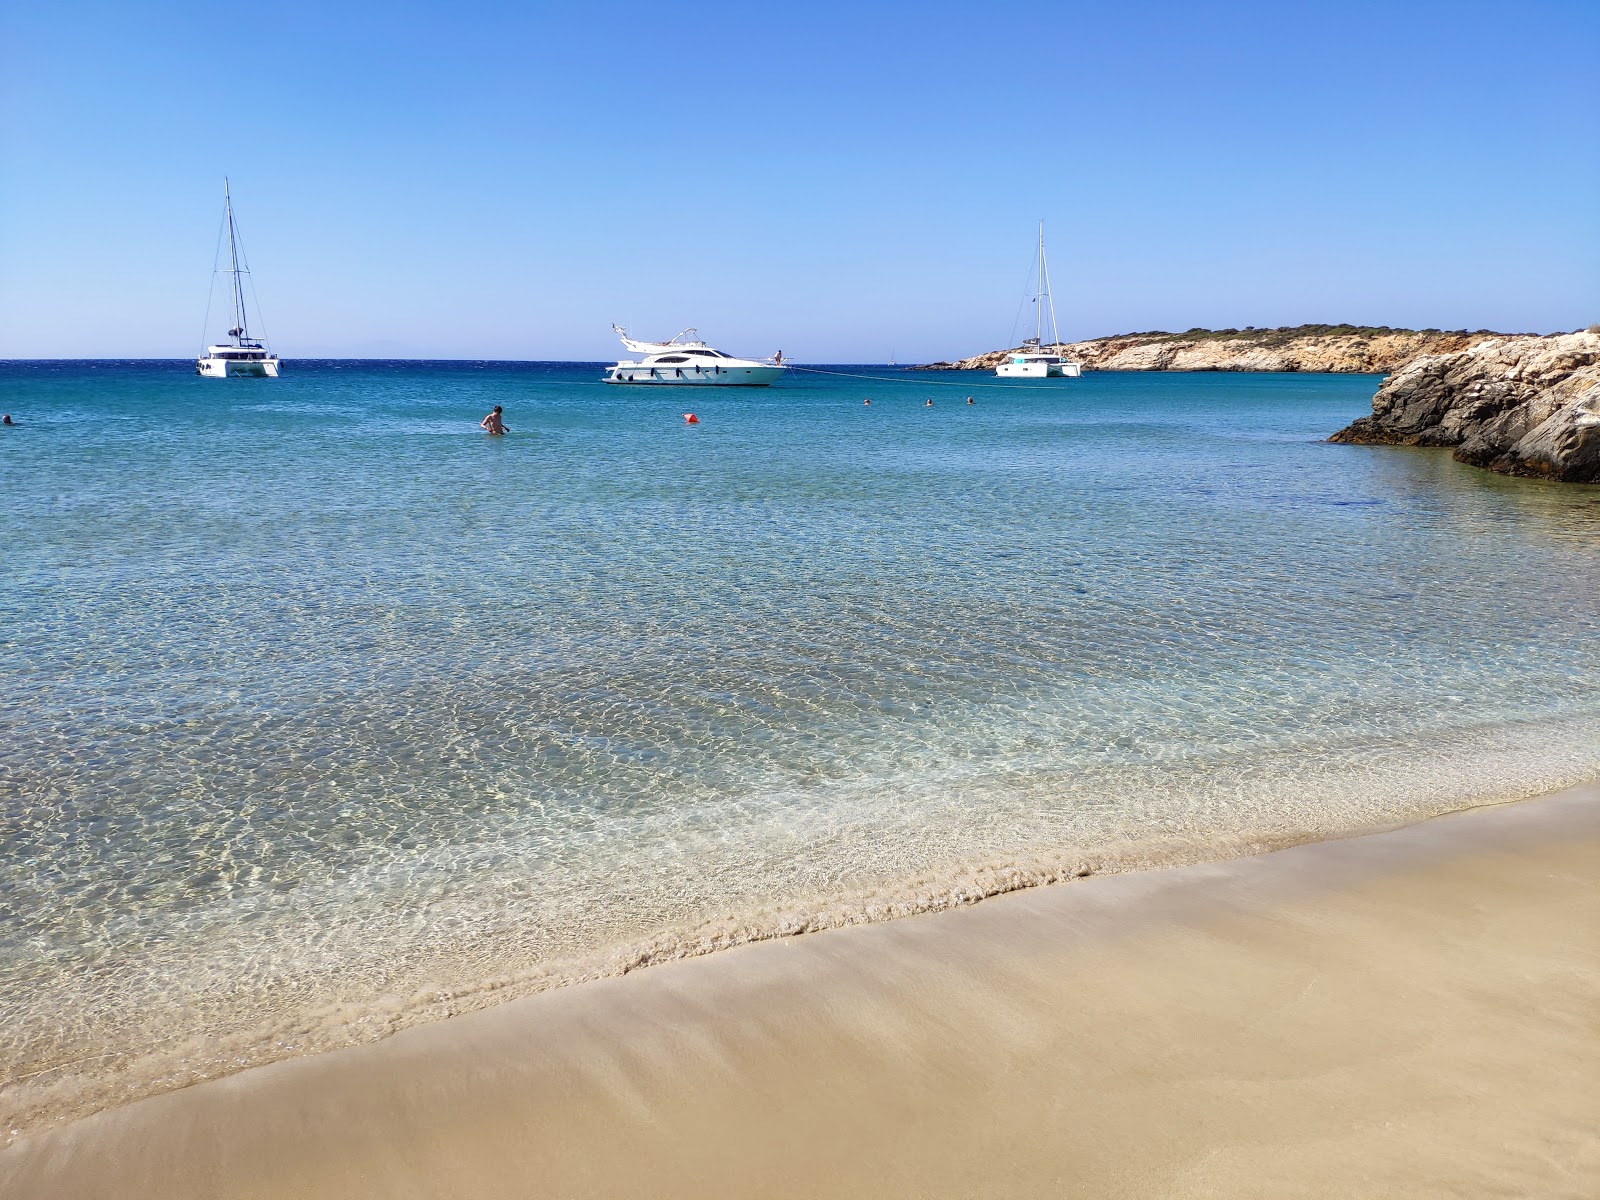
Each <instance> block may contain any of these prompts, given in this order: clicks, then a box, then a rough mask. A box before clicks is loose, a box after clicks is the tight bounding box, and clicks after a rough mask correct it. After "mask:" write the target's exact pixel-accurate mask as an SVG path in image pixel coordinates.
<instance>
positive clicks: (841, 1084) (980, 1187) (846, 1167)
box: [0, 787, 1600, 1200]
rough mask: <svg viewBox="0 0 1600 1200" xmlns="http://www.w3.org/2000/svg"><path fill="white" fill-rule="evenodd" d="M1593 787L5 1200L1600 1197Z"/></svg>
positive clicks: (210, 1125)
mask: <svg viewBox="0 0 1600 1200" xmlns="http://www.w3.org/2000/svg"><path fill="white" fill-rule="evenodd" d="M1597 874H1600V788H1595V787H1590V788H1585V789H1577V790H1574V791H1569V792H1565V793H1562V794H1561V795H1559V796H1555V797H1549V798H1545V799H1541V800H1534V801H1528V802H1525V803H1522V804H1516V805H1508V806H1505V807H1501V808H1492V809H1480V810H1476V811H1473V812H1468V813H1461V814H1456V815H1453V816H1449V817H1442V818H1439V819H1437V820H1433V821H1429V822H1426V823H1424V824H1422V825H1418V826H1413V827H1411V828H1408V829H1404V830H1398V831H1394V832H1390V833H1381V834H1374V835H1370V836H1367V837H1362V838H1353V839H1349V840H1346V841H1340V842H1325V843H1320V844H1316V845H1308V846H1301V847H1296V848H1294V849H1291V850H1284V851H1279V852H1277V853H1274V854H1268V855H1262V856H1260V857H1257V858H1251V859H1244V860H1240V861H1236V862H1231V863H1222V864H1216V865H1210V866H1201V867H1186V868H1181V869H1175V870H1170V871H1162V872H1150V873H1146V874H1140V875H1125V876H1107V877H1098V878H1090V879H1085V880H1080V881H1078V882H1075V883H1071V884H1067V885H1062V886H1057V887H1051V888H1042V889H1037V890H1034V891H1029V892H1021V893H1014V894H1012V895H1008V896H1003V897H999V898H997V899H993V900H989V901H986V902H985V903H983V904H980V905H977V906H975V907H972V908H966V909H958V910H953V911H947V912H941V913H935V914H929V915H926V916H919V917H911V918H907V919H904V920H900V921H895V922H892V923H889V924H884V925H873V926H864V927H858V928H853V929H842V930H836V931H830V932H827V933H820V934H814V935H810V936H807V937H803V938H795V939H790V940H787V941H780V942H768V943H761V944H757V945H751V946H747V947H744V948H741V949H738V950H732V951H727V952H724V953H719V954H716V955H713V956H711V957H709V958H702V959H693V960H688V961H684V962H679V963H673V964H669V965H665V966H660V967H653V968H650V969H647V970H644V971H640V972H637V973H635V974H632V975H628V976H625V977H623V978H619V979H609V980H602V981H597V982H593V983H585V984H581V985H578V986H575V987H570V988H566V989H562V990H559V991H556V992H551V993H546V994H543V995H538V996H532V997H528V998H525V999H521V1000H516V1001H512V1002H510V1003H507V1004H505V1005H502V1006H500V1007H498V1008H495V1009H492V1010H489V1011H485V1012H480V1013H475V1014H472V1015H470V1016H465V1017H460V1018H457V1019H454V1020H450V1021H446V1022H443V1023H440V1024H436V1025H430V1026H424V1027H419V1028H414V1029H410V1030H406V1031H404V1032H402V1033H400V1034H397V1035H396V1036H394V1037H392V1038H390V1039H388V1040H386V1041H384V1042H381V1043H378V1044H376V1045H369V1046H363V1047H358V1048H355V1049H352V1050H345V1051H340V1052H337V1053H332V1054H326V1055H322V1056H318V1057H314V1058H306V1059H299V1060H294V1061H289V1062H283V1063H278V1064H275V1065H273V1066H270V1067H264V1068H260V1069H257V1070H253V1071H246V1072H242V1073H240V1074H238V1075H235V1076H232V1077H230V1078H227V1079H222V1080H218V1081H215V1082H212V1083H206V1084H202V1085H199V1086H196V1087H192V1088H188V1089H186V1090H184V1091H180V1092H174V1093H171V1094H168V1095H165V1096H158V1097H154V1098H152V1099H149V1100H145V1101H141V1102H139V1103H137V1104H132V1105H128V1106H127V1107H124V1108H121V1109H117V1110H113V1111H109V1112H104V1113H100V1114H98V1115H96V1116H93V1117H90V1118H87V1119H85V1120H81V1121H78V1122H76V1123H74V1124H71V1125H67V1126H63V1127H61V1128H58V1129H54V1130H50V1131H47V1132H44V1133H40V1134H37V1135H34V1136H32V1137H27V1138H24V1139H22V1140H20V1141H19V1142H17V1143H16V1144H15V1145H13V1146H11V1147H10V1148H8V1149H7V1150H5V1151H4V1152H0V1195H4V1196H5V1197H7V1198H10V1197H30V1198H31V1197H57V1196H60V1197H84V1198H92V1197H107V1198H109V1197H118V1198H123V1200H128V1198H134V1197H145V1196H149V1197H156V1196H160V1197H164V1198H173V1200H176V1198H182V1197H202V1196H203V1197H219V1196H226V1197H291V1196H292V1197H330V1198H332V1197H341V1198H344V1197H386V1198H392V1197H413V1196H414V1197H452V1198H456V1197H459V1198H476V1197H545V1196H549V1197H584V1196H652V1197H677V1196H684V1197H689V1196H693V1197H722V1196H727V1197H735V1196H737V1197H748V1196H764V1197H815V1196H824V1195H825V1196H862V1197H867V1196H995V1197H999V1196H1063V1195H1068V1196H1092V1197H1106V1196H1151V1197H1172V1196H1227V1197H1239V1196H1272V1197H1281V1196H1318V1197H1322V1196H1335V1195H1336V1196H1340V1197H1352V1196H1373V1197H1377V1196H1384V1197H1391V1196H1408V1195H1409V1196H1472V1197H1477V1196H1485V1197H1488V1196H1533V1195H1537V1196H1541V1197H1559V1196H1573V1197H1579V1196H1583V1197H1588V1196H1593V1195H1595V1194H1600V888H1597V887H1596V884H1595V880H1596V877H1597Z"/></svg>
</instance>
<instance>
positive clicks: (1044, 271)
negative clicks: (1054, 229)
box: [1039, 220, 1061, 346]
mask: <svg viewBox="0 0 1600 1200" xmlns="http://www.w3.org/2000/svg"><path fill="white" fill-rule="evenodd" d="M1039 297H1040V299H1043V300H1048V301H1049V302H1050V337H1051V342H1050V344H1051V345H1052V346H1059V345H1060V344H1061V330H1060V328H1059V327H1058V326H1057V325H1056V298H1055V297H1054V296H1052V295H1051V294H1050V268H1049V267H1047V266H1046V265H1045V261H1044V222H1043V221H1042V220H1041V221H1040V222H1039ZM1039 338H1040V342H1039V344H1040V345H1041V346H1042V345H1044V340H1043V339H1044V311H1043V305H1040V312H1039Z"/></svg>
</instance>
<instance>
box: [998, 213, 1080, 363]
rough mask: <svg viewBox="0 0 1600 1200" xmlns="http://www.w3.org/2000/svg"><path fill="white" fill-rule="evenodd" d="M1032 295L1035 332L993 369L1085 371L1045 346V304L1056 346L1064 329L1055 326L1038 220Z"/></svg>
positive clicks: (1052, 301)
mask: <svg viewBox="0 0 1600 1200" xmlns="http://www.w3.org/2000/svg"><path fill="white" fill-rule="evenodd" d="M1030 298H1031V299H1032V301H1033V321H1034V332H1033V336H1032V337H1031V338H1028V339H1027V340H1026V341H1025V342H1023V343H1022V346H1021V348H1020V349H1018V350H1016V351H1014V352H1012V353H1011V354H1010V355H1008V356H1007V358H1006V361H1005V362H1003V363H1001V364H1000V365H999V366H997V367H996V368H995V369H994V373H995V374H996V375H1003V376H1005V377H1006V378H1008V379H1076V378H1077V377H1078V376H1079V375H1081V374H1083V366H1082V364H1081V363H1076V362H1073V361H1072V360H1071V359H1069V358H1067V357H1066V356H1065V355H1064V354H1053V353H1050V352H1049V351H1047V350H1046V349H1045V347H1044V310H1045V306H1046V305H1049V307H1050V338H1051V341H1050V345H1051V346H1052V347H1053V348H1055V349H1057V350H1059V349H1060V347H1061V331H1060V329H1058V328H1057V327H1056V302H1055V301H1054V300H1053V299H1052V298H1051V296H1050V268H1049V266H1048V265H1047V264H1046V262H1045V257H1044V222H1043V221H1040V222H1039V289H1038V291H1036V292H1034V293H1033V295H1032V296H1031V297H1030ZM1013 332H1015V329H1013Z"/></svg>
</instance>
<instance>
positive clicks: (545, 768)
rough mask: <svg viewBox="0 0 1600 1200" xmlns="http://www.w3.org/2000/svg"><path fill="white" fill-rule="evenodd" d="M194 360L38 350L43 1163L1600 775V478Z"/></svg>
mask: <svg viewBox="0 0 1600 1200" xmlns="http://www.w3.org/2000/svg"><path fill="white" fill-rule="evenodd" d="M187 369H188V368H187V366H186V365H185V364H173V363H102V364H93V365H91V364H83V363H73V364H19V363H13V364H0V408H3V409H6V410H9V411H10V412H12V413H13V415H14V416H15V417H16V418H17V419H18V420H19V421H20V422H21V424H20V425H19V426H18V427H16V428H14V429H3V430H0V488H3V495H4V499H5V511H6V516H7V539H6V544H5V547H4V550H3V552H0V553H3V559H0V561H3V572H0V674H3V681H4V692H3V699H4V704H3V706H0V1013H3V1014H4V1016H5V1019H4V1021H3V1022H0V1071H3V1073H4V1076H5V1077H6V1078H7V1079H8V1082H7V1083H6V1084H5V1085H3V1090H0V1099H3V1107H4V1110H5V1112H6V1113H7V1114H9V1117H8V1119H9V1120H10V1122H11V1123H12V1126H13V1127H26V1126H27V1125H28V1124H29V1123H31V1122H34V1121H37V1120H39V1119H43V1118H47V1117H50V1116H53V1115H61V1114H71V1113H75V1112H81V1111H84V1110H86V1109H87V1108H91V1107H95V1106H98V1105H101V1104H105V1103H109V1102H112V1101H115V1100H117V1099H120V1098H126V1097H129V1096H134V1095H139V1094H142V1093H144V1092H146V1091H149V1090H152V1089H154V1088H160V1087H166V1086H172V1085H175V1084H179V1083H183V1082H187V1081H190V1080H192V1079H195V1078H199V1077H204V1076H207V1075H212V1074H217V1073H221V1072H223V1071H226V1070H229V1069H233V1068H235V1067H237V1066H241V1065H247V1064H249V1063H252V1062H260V1061H267V1060H269V1059H271V1058H274V1057H282V1056H283V1055H285V1054H290V1053H297V1052H303V1051H306V1050H312V1049H317V1048H321V1047H325V1046H332V1045H340V1044H348V1043H349V1042H352V1041H359V1040H363V1039H365V1038H370V1037H374V1036H379V1035H381V1033H383V1032H385V1031H387V1030H389V1029H393V1028H396V1027H398V1026H400V1025H403V1024H406V1023H409V1022H411V1021H414V1020H417V1019H425V1018H428V1017H433V1016H437V1015H441V1014H443V1013H445V1012H449V1011H456V1010H459V1009H461V1008H464V1007H472V1006H473V1005H476V1004H480V1003H486V1002H488V1001H489V1000H490V999H491V998H493V997H495V996H498V995H507V994H514V993H516V992H517V991H521V990H528V989H530V988H533V987H538V986H545V985H547V984H549V983H550V982H559V981H561V980H565V979H571V978H580V977H583V976H585V975H587V974H593V973H597V972H603V971H612V970H617V969H621V968H622V967H623V966H625V965H627V964H628V963H631V962H636V961H644V960H648V959H650V958H652V957H660V956H670V955H673V954H677V953H682V952H687V951H693V950H696V949H701V948H706V947H710V946H715V945H718V944H725V943H727V942H730V941H737V940H739V939H741V938H745V937H750V936H761V935H765V934H769V933H771V932H774V931H781V930H784V929H793V928H801V927H805V926H806V925H808V924H818V923H830V922H837V921H843V920H853V919H862V918H864V917H872V916H882V915H891V914H893V913H896V912H903V911H912V910H915V909H917V908H925V907H930V906H935V905H938V904H943V903H949V902H952V901H953V900H959V899H961V898H963V897H966V896H969V895H972V894H979V893H982V892H984V891H988V890H993V889H995V888H998V887H1007V886H1015V885H1016V884H1017V883H1019V882H1029V881H1033V880H1038V879H1046V878H1055V877H1059V876H1061V875H1070V874H1073V873H1075V872H1077V871H1080V870H1086V869H1094V870H1103V869H1115V868H1118V867H1125V866H1132V865H1147V864H1159V863H1161V862H1170V861H1183V860H1192V859H1196V858H1204V857H1208V856H1216V855H1222V854H1228V853H1234V852H1237V851H1239V850H1241V849H1247V848H1251V847H1256V846H1263V845H1273V844H1279V843H1282V842H1284V841H1292V840H1297V839H1302V838H1305V837H1314V836H1325V835H1328V834H1332V833H1336V832H1343V831H1348V830H1354V829H1360V828H1367V827H1371V826H1374V825H1383V824H1393V823H1398V822H1402V821H1405V820H1409V819H1414V818H1416V817H1419V816H1422V815H1426V814H1428V813H1432V812H1437V811H1442V810H1444V809H1447V808H1451V807H1459V806H1463V805H1466V804H1471V803H1477V802H1482V801H1485V800H1491V799H1500V798H1505V797H1509V796H1514V795H1521V794H1530V793H1532V792H1536V791H1541V790H1548V789H1549V788H1553V787H1557V786H1560V785H1562V784H1564V783H1567V782H1572V781H1576V780H1578V779H1581V778H1589V777H1593V776H1595V775H1597V774H1600V700H1597V698H1596V694H1595V691H1594V687H1593V678H1592V673H1593V668H1594V663H1595V660H1596V657H1597V651H1600V634H1597V632H1596V630H1597V629H1600V622H1597V618H1600V502H1597V501H1600V492H1597V491H1596V490H1595V489H1592V488H1590V489H1585V488H1578V487H1563V486H1560V485H1549V484H1543V483H1536V482H1530V481H1523V480H1510V479H1503V478H1500V477H1497V476H1493V475H1489V474H1486V473H1482V472H1477V471H1473V470H1471V469H1469V468H1466V467H1462V466H1459V465H1458V464H1455V463H1454V462H1452V461H1451V460H1450V459H1449V456H1448V455H1447V454H1444V453H1440V452H1416V451H1401V450H1388V449H1381V448H1379V449H1374V448H1366V447H1344V446H1329V445H1326V444H1323V443H1322V442H1321V441H1320V439H1321V438H1323V437H1325V436H1326V435H1327V434H1328V433H1330V432H1332V431H1333V430H1334V429H1337V428H1339V427H1340V426H1342V425H1343V424H1345V423H1347V422H1348V421H1349V420H1350V419H1351V418H1353V417H1355V416H1358V415H1360V414H1361V413H1363V412H1365V411H1367V410H1368V406H1369V402H1370V398H1371V394H1372V391H1373V389H1374V387H1375V386H1376V380H1375V379H1374V378H1371V377H1352V376H1296V375H1171V376H1168V375H1091V376H1088V377H1086V378H1084V379H1082V380H1078V381H1073V382H1070V383H1067V384H1064V385H1063V384H1052V383H1042V384H1034V385H1030V384H1028V383H1020V384H1019V383H1017V382H1016V381H1007V384H1006V385H1005V386H997V385H995V384H994V383H989V382H986V381H984V380H981V379H980V378H978V377H976V376H966V375H963V376H948V375H938V376H925V375H908V374H907V373H904V372H879V374H882V375H883V376H885V378H884V380H883V381H882V382H866V381H863V380H860V379H845V378H839V377H836V376H824V375H800V376H797V377H795V378H792V379H790V380H788V381H785V383H783V384H781V385H779V386H777V387H774V388H771V389H765V390H760V389H758V390H751V391H739V392H730V391H719V392H717V393H714V394H713V393H710V392H701V391H689V390H663V391H647V390H645V389H638V390H633V389H629V390H625V391H624V390H619V389H614V388H607V387H604V386H603V385H601V384H599V383H597V382H594V381H595V379H596V378H597V375H598V370H597V369H596V368H594V367H582V366H576V367H574V366H546V365H536V364H470V363H438V364H359V365H358V364H342V365H341V364H317V363H304V362H293V363H290V364H289V366H288V368H287V369H286V373H285V375H284V376H283V378H281V379H279V380H276V381H272V380H261V381H256V380H232V381H226V382H224V381H214V380H200V379H197V378H195V377H194V376H192V375H188V374H186V373H185V372H186V370H187ZM844 369H845V370H855V368H844ZM869 373H870V372H869ZM968 394H971V395H973V396H975V397H976V398H977V401H978V403H977V404H975V405H973V406H970V407H969V406H967V405H966V404H964V403H963V402H962V401H963V400H964V398H965V396H966V395H968ZM867 395H870V396H871V397H872V398H873V404H872V406H871V407H870V408H868V407H865V406H863V405H862V404H861V400H862V397H863V396H867ZM929 396H932V397H934V398H935V399H936V405H935V407H934V408H932V409H924V408H923V407H922V400H923V399H924V398H925V397H929ZM495 403H501V404H504V405H505V406H506V416H507V421H508V423H509V424H510V426H511V428H512V430H513V433H512V434H511V435H510V436H508V437H506V438H504V439H499V440H490V439H487V438H485V437H483V436H482V435H481V434H480V433H479V432H478V431H477V428H476V425H477V420H478V418H479V417H480V416H481V415H482V414H483V412H485V411H487V409H488V408H489V407H490V406H491V405H492V404H495ZM688 409H693V410H695V411H697V412H698V413H699V414H700V415H701V417H702V424H700V425H699V426H697V427H688V426H686V425H684V423H683V421H682V419H681V414H682V413H683V412H684V411H685V410H688Z"/></svg>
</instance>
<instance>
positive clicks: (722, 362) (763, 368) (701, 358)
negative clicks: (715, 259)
mask: <svg viewBox="0 0 1600 1200" xmlns="http://www.w3.org/2000/svg"><path fill="white" fill-rule="evenodd" d="M611 328H612V329H613V330H614V331H615V332H616V334H617V336H618V337H619V338H621V339H622V345H623V347H624V348H625V349H627V350H630V351H632V352H633V353H634V354H638V355H640V356H641V358H640V359H639V360H638V361H637V362H628V361H626V360H625V361H623V362H619V363H618V364H617V365H616V366H614V367H608V368H606V374H605V382H606V383H640V384H647V383H654V384H666V385H669V386H697V387H707V386H710V387H718V386H720V387H766V386H767V385H768V384H769V383H771V382H772V381H773V380H775V379H777V378H778V377H779V376H781V375H782V374H783V373H784V372H785V371H787V370H788V369H789V368H788V367H786V366H784V365H783V352H782V351H779V352H778V353H777V354H775V355H773V356H772V358H771V359H770V360H767V361H761V360H758V359H753V358H735V357H734V356H733V355H731V354H724V353H723V352H722V351H721V350H714V349H712V348H711V347H710V346H708V345H706V344H705V343H704V342H702V341H699V340H698V339H697V338H696V337H695V331H694V330H693V329H685V330H684V331H683V332H682V333H680V334H678V336H677V337H675V338H673V339H672V340H671V341H666V342H641V341H637V340H635V339H633V338H630V337H629V336H628V334H627V332H626V331H625V330H623V329H622V328H620V327H619V326H616V325H613V326H612V327H611Z"/></svg>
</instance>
